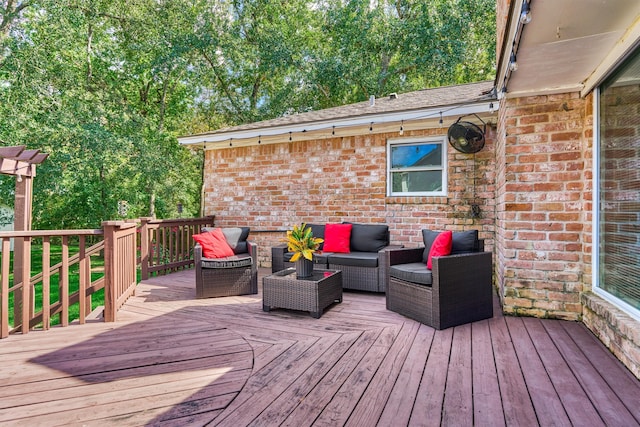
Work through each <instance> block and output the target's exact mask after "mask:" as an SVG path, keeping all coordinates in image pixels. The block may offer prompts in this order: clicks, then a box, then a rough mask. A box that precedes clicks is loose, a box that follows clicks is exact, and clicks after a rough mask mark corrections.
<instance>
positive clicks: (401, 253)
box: [381, 247, 424, 267]
mask: <svg viewBox="0 0 640 427" xmlns="http://www.w3.org/2000/svg"><path fill="white" fill-rule="evenodd" d="M383 251H384V252H385V253H384V254H382V258H381V259H382V261H383V263H382V264H383V265H386V266H388V267H390V266H392V265H397V264H408V263H410V262H422V253H423V252H424V248H422V247H419V248H403V247H389V249H383Z"/></svg>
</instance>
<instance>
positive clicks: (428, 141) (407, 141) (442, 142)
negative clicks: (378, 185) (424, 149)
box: [387, 136, 448, 197]
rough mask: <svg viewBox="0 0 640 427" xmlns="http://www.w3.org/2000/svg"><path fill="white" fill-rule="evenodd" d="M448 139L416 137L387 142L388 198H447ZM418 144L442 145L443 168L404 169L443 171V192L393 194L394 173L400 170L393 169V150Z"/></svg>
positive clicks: (390, 139) (392, 139)
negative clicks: (397, 147) (393, 148)
mask: <svg viewBox="0 0 640 427" xmlns="http://www.w3.org/2000/svg"><path fill="white" fill-rule="evenodd" d="M446 142H447V141H446V137H444V136H440V137H416V138H389V139H388V140H387V196H388V197H414V196H428V197H433V196H446V195H447V181H448V173H447V149H448V145H447V144H446ZM416 144H440V145H441V146H442V150H440V151H441V154H442V159H441V163H442V166H437V167H436V166H424V167H415V168H403V169H402V170H407V171H434V170H435V171H442V190H440V191H415V192H395V193H394V192H393V185H392V184H393V182H392V173H393V172H397V171H398V170H399V169H396V170H392V168H391V148H392V147H393V146H398V145H416Z"/></svg>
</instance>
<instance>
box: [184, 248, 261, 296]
mask: <svg viewBox="0 0 640 427" xmlns="http://www.w3.org/2000/svg"><path fill="white" fill-rule="evenodd" d="M246 246H247V252H245V253H238V254H236V255H234V256H230V257H226V258H216V259H209V258H203V257H202V247H201V246H200V244H196V245H195V248H194V262H195V270H196V297H197V298H212V297H226V296H234V295H247V294H257V293H258V245H257V244H256V243H253V242H249V241H247V245H246Z"/></svg>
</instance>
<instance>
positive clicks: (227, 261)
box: [200, 253, 253, 268]
mask: <svg viewBox="0 0 640 427" xmlns="http://www.w3.org/2000/svg"><path fill="white" fill-rule="evenodd" d="M200 265H201V266H202V268H237V267H249V266H251V265H253V258H252V257H251V255H249V254H248V253H247V254H240V255H233V256H228V257H225V258H202V262H201V264H200Z"/></svg>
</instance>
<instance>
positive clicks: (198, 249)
mask: <svg viewBox="0 0 640 427" xmlns="http://www.w3.org/2000/svg"><path fill="white" fill-rule="evenodd" d="M200 261H202V246H200V243H196V245H195V246H194V247H193V263H194V265H195V266H196V267H198V266H199V265H200Z"/></svg>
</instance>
